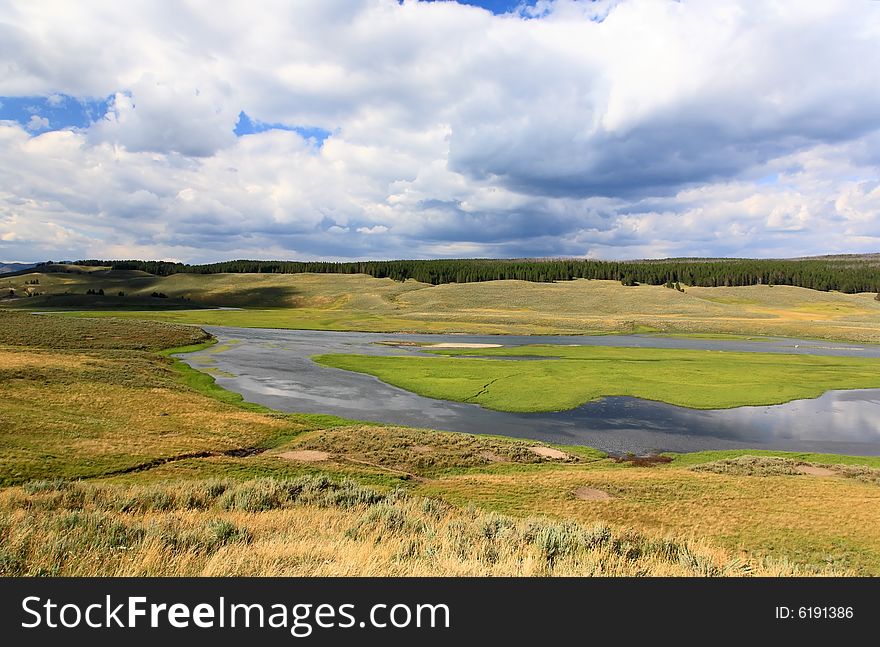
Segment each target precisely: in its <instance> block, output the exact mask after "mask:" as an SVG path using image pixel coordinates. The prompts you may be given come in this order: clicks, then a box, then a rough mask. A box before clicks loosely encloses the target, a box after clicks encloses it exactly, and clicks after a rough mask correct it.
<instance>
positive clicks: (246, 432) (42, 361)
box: [0, 348, 297, 484]
mask: <svg viewBox="0 0 880 647" xmlns="http://www.w3.org/2000/svg"><path fill="white" fill-rule="evenodd" d="M0 378H2V379H0V402H2V409H3V413H2V416H0V445H2V447H3V450H2V454H0V462H2V466H3V470H2V477H0V483H3V484H11V483H19V482H22V481H26V480H28V479H33V478H51V477H56V476H64V477H84V476H97V475H100V474H104V473H107V472H111V471H115V470H124V469H128V468H132V467H134V466H137V465H140V464H142V463H147V462H150V461H154V460H157V459H164V458H169V457H173V456H177V455H180V454H186V453H193V452H223V451H226V450H230V449H235V448H245V447H252V446H254V445H258V444H260V443H262V442H265V441H266V440H267V439H270V438H273V437H276V436H279V435H285V434H288V435H289V434H290V433H291V431H292V430H295V429H296V427H297V425H296V424H294V423H292V422H291V421H290V420H289V419H287V418H286V417H284V416H280V415H279V416H272V415H266V414H262V413H255V412H249V411H244V410H242V409H240V408H238V407H235V406H232V405H228V404H223V403H221V402H218V401H216V400H213V399H211V398H206V397H204V396H203V395H200V394H199V393H196V392H194V391H190V390H188V389H185V388H181V386H180V384H179V382H178V380H177V376H176V374H175V373H174V372H172V371H171V369H170V366H169V361H168V360H163V359H161V358H159V357H157V356H155V355H152V354H149V353H144V352H138V351H113V352H100V351H72V352H64V351H52V350H38V349H27V350H21V349H9V348H6V349H0Z"/></svg>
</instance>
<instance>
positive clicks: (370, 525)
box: [0, 477, 835, 576]
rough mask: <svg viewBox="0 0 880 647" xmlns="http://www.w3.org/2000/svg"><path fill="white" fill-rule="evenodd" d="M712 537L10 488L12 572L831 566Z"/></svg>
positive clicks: (749, 570)
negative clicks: (752, 553) (775, 556)
mask: <svg viewBox="0 0 880 647" xmlns="http://www.w3.org/2000/svg"><path fill="white" fill-rule="evenodd" d="M834 572H835V571H831V570H828V569H819V570H814V569H803V568H798V567H795V566H792V565H790V564H788V563H786V562H784V561H781V562H780V561H772V560H752V559H748V558H746V557H744V556H741V555H732V554H730V553H728V552H726V551H722V550H718V549H714V548H712V547H710V546H707V545H706V544H705V543H704V542H700V541H688V540H683V539H680V538H674V537H671V536H661V535H655V536H651V535H645V534H642V533H637V532H632V531H619V530H616V529H613V528H611V527H609V526H607V525H604V524H591V525H587V526H581V525H578V524H574V523H570V522H557V521H553V520H548V519H543V518H537V517H535V518H530V519H514V518H511V517H508V516H504V515H499V514H494V513H483V512H479V511H477V510H473V509H471V510H459V509H456V508H453V507H451V506H448V505H445V504H442V503H439V502H436V501H432V500H428V499H421V498H414V497H411V496H408V495H406V494H405V493H402V492H399V491H398V492H392V493H389V494H380V493H376V492H371V491H370V490H366V489H364V488H361V487H359V486H357V485H354V484H351V483H343V484H334V483H333V482H332V481H328V480H327V479H326V478H321V477H311V478H305V479H298V480H295V481H275V480H263V481H251V482H245V483H240V484H237V485H236V484H229V483H223V482H216V481H214V482H208V483H204V484H202V485H201V486H192V485H186V486H180V485H166V486H152V487H150V488H143V487H140V488H137V487H136V488H132V487H128V488H126V487H118V486H116V487H107V486H94V485H92V486H87V485H83V484H72V485H71V484H64V483H39V484H34V486H33V487H31V488H28V491H24V490H21V489H18V488H16V489H12V490H6V491H4V492H2V493H0V575H54V576H87V575H114V576H145V575H150V576H157V575H158V576H161V575H210V576H217V575H223V576H226V575H236V576H242V575H243V576H252V575H262V576H344V575H357V576H368V575H382V576H389V575H390V576H429V575H430V576H438V575H451V576H510V575H526V576H547V575H560V576H561V575H577V576H584V575H587V576H591V575H593V576H622V575H627V576H633V575H639V576H644V575H649V576H685V575H687V576H694V575H704V576H705V575H708V576H744V575H801V574H807V575H809V574H832V573H834Z"/></svg>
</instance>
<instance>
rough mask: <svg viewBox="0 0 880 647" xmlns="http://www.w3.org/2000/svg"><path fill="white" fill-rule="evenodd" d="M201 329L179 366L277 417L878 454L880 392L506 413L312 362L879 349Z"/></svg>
mask: <svg viewBox="0 0 880 647" xmlns="http://www.w3.org/2000/svg"><path fill="white" fill-rule="evenodd" d="M204 328H205V329H206V330H208V331H209V332H211V333H212V334H213V335H214V336H216V337H217V339H218V340H219V341H220V344H219V345H218V346H215V347H213V348H209V349H207V350H204V351H199V352H197V353H190V354H187V355H181V356H180V358H181V359H183V360H184V361H186V362H187V363H188V364H190V365H191V366H193V367H194V368H198V369H203V370H205V369H207V371H208V372H210V373H211V374H212V375H215V376H216V379H217V383H218V384H219V385H221V386H222V387H224V388H226V389H229V390H231V391H235V392H237V393H240V394H241V395H242V396H244V398H245V399H246V400H248V401H250V402H257V403H259V404H263V405H265V406H268V407H271V408H273V409H278V410H280V411H295V412H303V413H330V414H335V415H337V416H341V417H345V418H352V419H355V420H370V421H374V422H386V423H391V424H400V425H407V426H413V427H429V428H432V429H444V430H449V431H462V432H468V433H477V434H497V435H503V436H511V437H515V438H530V439H535V440H542V441H546V442H552V443H562V444H572V445H588V446H590V447H596V448H598V449H602V450H604V451H608V452H612V453H625V452H634V453H637V454H641V453H648V452H657V451H676V452H688V451H699V450H708V449H737V448H753V449H783V450H790V451H816V452H835V453H844V454H858V455H880V389H862V390H853V391H829V392H827V393H825V394H824V395H822V396H821V397H819V398H815V399H810V400H797V401H794V402H789V403H786V404H780V405H774V406H763V407H738V408H735V409H720V410H712V411H704V410H694V409H686V408H683V407H676V406H673V405H669V404H665V403H662V402H652V401H649V400H641V399H638V398H631V397H609V398H604V399H602V400H600V401H598V402H590V403H587V404H585V405H583V406H581V407H578V408H577V409H573V410H571V411H562V412H553V413H507V412H501V411H491V410H489V409H483V408H481V407H479V406H478V405H474V404H463V403H458V402H447V401H443V400H433V399H430V398H425V397H422V396H420V395H416V394H414V393H410V392H409V391H404V390H402V389H399V388H397V387H394V386H390V385H388V384H385V383H383V382H381V381H379V380H378V379H377V378H375V377H372V376H370V375H364V374H361V373H353V372H349V371H344V370H341V369H335V368H327V367H323V366H319V365H317V364H315V363H314V362H312V361H311V360H310V359H309V357H310V356H312V355H319V354H323V353H357V354H368V355H401V354H412V355H419V354H422V353H423V351H422V350H421V349H420V348H419V347H416V346H403V347H396V346H386V345H381V344H377V343H376V342H379V341H424V342H430V343H436V342H454V343H503V344H504V345H505V346H518V345H525V344H576V345H595V346H635V347H645V348H648V347H650V348H687V349H706V350H716V351H746V352H773V353H791V354H814V355H840V356H850V357H876V358H880V346H872V345H860V344H850V343H841V342H822V341H807V340H797V339H781V338H780V339H773V340H772V341H752V342H750V341H728V340H716V339H687V338H672V337H657V336H651V335H608V336H531V337H529V336H504V337H498V336H479V335H403V334H383V333H349V332H325V331H303V330H263V329H247V328H226V327H214V326H205V327H204ZM476 353H478V351H475V354H476Z"/></svg>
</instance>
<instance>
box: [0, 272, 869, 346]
mask: <svg viewBox="0 0 880 647" xmlns="http://www.w3.org/2000/svg"><path fill="white" fill-rule="evenodd" d="M65 269H66V270H67V271H66V272H29V273H24V274H18V275H15V276H0V295H8V294H9V290H14V291H15V294H16V296H17V298H14V299H9V298H6V299H2V300H0V308H2V307H7V308H23V309H29V310H47V309H49V310H51V309H62V310H77V309H80V310H87V311H89V312H90V315H89V316H102V315H103V316H122V317H135V318H140V319H144V318H149V319H158V320H164V321H170V322H176V323H191V324H216V325H231V326H243V327H267V328H303V329H318V330H365V331H382V332H393V331H412V332H461V333H463V332H471V333H495V334H511V333H519V334H537V333H567V334H582V333H594V332H651V331H658V332H671V333H693V332H698V333H719V334H746V335H787V336H799V337H813V338H829V339H844V340H854V341H867V342H880V301H875V300H874V296H875V295H874V294H869V293H863V294H842V293H838V292H820V291H816V290H809V289H805V288H797V287H791V286H772V287H771V286H767V285H755V286H746V287H714V288H703V287H689V286H685V291H684V292H679V291H677V290H671V289H667V288H665V287H662V286H648V285H639V286H633V287H624V286H622V285H621V284H620V283H619V282H615V281H598V280H586V279H578V280H573V281H560V282H556V283H533V282H528V281H513V280H505V281H486V282H481V283H447V284H442V285H429V284H426V283H419V282H417V281H413V280H408V281H405V282H400V281H393V280H391V279H387V278H386V279H377V278H373V277H370V276H366V275H363V274H351V275H349V274H209V275H202V274H172V275H170V276H166V277H158V276H154V275H151V274H147V273H145V272H138V271H128V270H109V269H107V268H95V267H88V268H86V267H83V268H79V267H74V266H69V267H67V268H65ZM32 281H38V284H31V283H28V282H32ZM89 290H91V291H94V292H97V291H99V290H103V291H104V296H100V295H91V294H86V293H87V292H88V291H89ZM29 291H30V292H31V293H34V294H36V295H37V296H30V297H26V296H21V295H25V294H27V293H28V292H29ZM119 292H123V293H124V295H125V296H123V297H120V296H118V294H119ZM154 293H156V294H164V295H165V296H166V298H157V297H154V296H152V295H153V294H154ZM217 306H220V307H231V308H242V309H243V310H240V311H236V310H229V311H217V310H205V309H201V310H200V308H210V307H217ZM102 311H103V312H102ZM126 311H129V312H126ZM135 311H137V312H135ZM141 311H144V312H141Z"/></svg>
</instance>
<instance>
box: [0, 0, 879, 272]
mask: <svg viewBox="0 0 880 647" xmlns="http://www.w3.org/2000/svg"><path fill="white" fill-rule="evenodd" d="M0 55H2V56H3V58H4V61H7V64H6V65H5V66H4V68H3V69H2V70H0V96H8V97H31V96H38V97H44V98H46V100H47V103H48V104H50V105H56V104H61V103H62V101H61V100H60V98H61V97H63V96H73V97H75V98H77V99H79V100H81V101H90V100H94V99H96V98H104V97H108V96H109V97H111V99H110V101H109V103H108V106H107V109H106V114H104V115H98V116H97V118H96V119H95V120H94V122H93V123H91V125H89V126H88V127H85V128H80V127H78V128H68V129H66V130H55V131H49V132H45V131H46V130H47V129H49V127H50V124H49V123H48V121H47V120H45V118H43V117H40V116H39V115H33V116H31V117H30V121H28V122H26V123H15V122H11V121H5V122H3V121H0V145H2V146H0V187H2V188H0V257H7V256H8V257H10V258H12V257H16V258H24V257H32V258H34V259H39V258H45V257H47V256H48V257H61V256H64V257H69V258H73V257H83V256H141V257H146V256H150V257H167V258H176V259H183V260H191V261H200V260H213V259H219V258H228V257H232V256H249V257H263V258H269V257H283V258H322V257H326V258H381V257H395V256H396V257H400V256H407V257H413V256H422V257H430V256H459V255H479V256H530V255H536V256H553V255H594V256H600V257H638V256H666V255H707V256H719V255H737V256H742V255H771V256H790V255H801V254H809V253H831V252H842V251H872V250H877V249H878V248H880V224H878V218H877V216H876V214H877V213H878V208H880V189H878V182H877V180H876V178H877V177H878V170H880V156H878V153H877V151H878V150H880V84H877V83H876V73H875V72H874V70H877V69H880V5H878V3H860V4H847V5H844V4H840V3H827V2H819V1H818V0H817V1H815V2H812V1H810V2H803V1H795V0H791V1H782V0H780V1H777V2H771V3H761V4H759V5H756V4H754V3H749V2H745V1H744V0H736V1H735V0H719V1H718V2H713V3H702V2H694V1H684V2H671V1H670V2H656V1H654V0H614V1H611V0H607V1H600V2H578V1H574V0H556V1H553V0H540V1H539V2H537V3H535V5H534V6H522V7H520V8H519V9H518V10H517V11H514V12H511V13H508V14H504V15H493V14H492V13H490V12H488V11H485V10H483V9H480V8H478V7H473V6H464V5H460V4H456V3H453V2H443V3H439V2H438V3H425V2H413V1H409V0H407V1H406V2H403V3H399V2H397V0H325V1H324V2H306V1H303V2H294V3H289V2H279V3H275V4H271V5H268V4H264V5H260V6H259V7H258V8H256V9H255V8H254V7H253V6H252V5H249V4H245V3H231V4H230V5H225V6H224V9H223V11H218V10H217V7H216V5H215V4H214V3H209V2H207V1H202V2H192V3H187V4H186V5H185V8H182V6H181V5H179V4H177V3H174V4H172V3H156V2H146V1H138V2H135V1H133V2H131V3H124V4H120V3H116V4H113V3H103V2H101V3H98V2H92V3H82V4H78V5H76V6H73V5H71V4H70V3H63V2H40V3H20V4H18V5H16V6H13V4H12V3H7V4H6V5H3V6H0ZM242 112H244V113H246V114H247V115H248V116H249V117H250V118H252V119H253V120H254V122H255V123H257V122H259V123H262V124H284V125H285V128H286V129H285V130H279V129H268V130H263V131H261V132H254V133H253V134H247V135H245V136H241V137H236V136H235V134H234V132H233V131H234V129H235V126H236V123H237V122H238V119H239V115H240V114H242ZM35 120H36V121H35ZM51 126H52V127H54V128H62V127H63V124H56V123H54V117H53V123H52V124H51ZM297 128H299V132H298V131H297V130H296V129H297ZM308 129H321V131H326V132H329V133H331V135H330V136H329V137H328V138H327V139H326V140H324V141H323V143H322V144H320V142H319V144H320V145H316V140H314V139H309V138H308V137H304V133H306V134H307V132H309V130H308Z"/></svg>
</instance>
